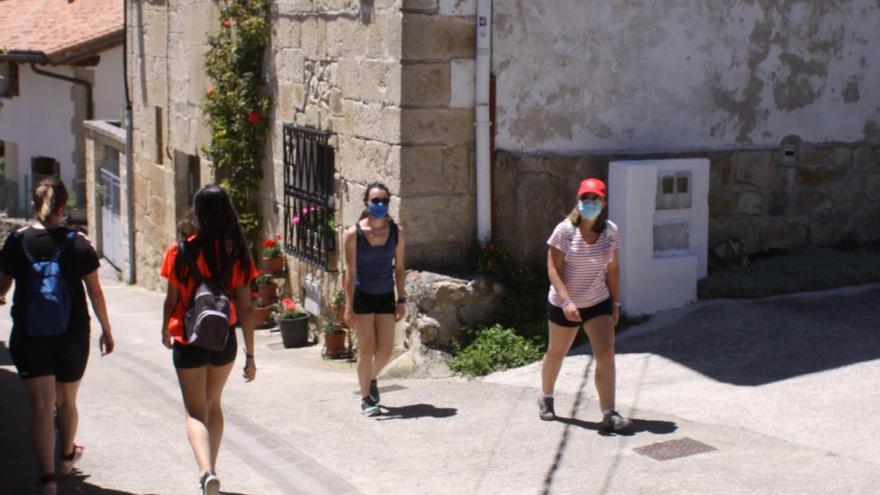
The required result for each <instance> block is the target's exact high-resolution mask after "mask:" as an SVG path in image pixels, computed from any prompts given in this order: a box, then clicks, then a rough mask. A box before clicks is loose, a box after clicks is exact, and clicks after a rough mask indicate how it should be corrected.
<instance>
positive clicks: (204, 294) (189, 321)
mask: <svg viewBox="0 0 880 495" xmlns="http://www.w3.org/2000/svg"><path fill="white" fill-rule="evenodd" d="M178 253H179V255H180V256H183V257H184V261H185V262H186V263H187V266H189V271H190V274H192V276H193V277H194V278H195V279H196V288H195V290H193V295H192V298H191V299H190V301H189V304H188V305H187V307H186V317H185V318H184V324H183V326H184V330H185V337H186V343H187V344H189V345H194V346H197V347H202V348H204V349H208V350H210V351H222V350H223V349H225V348H226V340H227V339H228V338H229V332H230V328H229V327H230V326H231V325H230V320H231V308H232V303H231V302H230V300H229V295H228V294H227V293H226V290H225V289H224V288H223V283H222V282H218V281H217V280H216V279H214V277H213V274H212V277H211V278H207V279H206V278H204V277H202V272H200V271H199V267H198V266H197V264H196V262H195V260H193V259H192V258H191V257H190V256H189V255H188V254H187V253H186V252H185V251H184V242H182V241H181V242H179V243H178ZM224 275H225V271H224ZM219 278H220V280H221V281H222V280H224V279H225V276H221V277H219Z"/></svg>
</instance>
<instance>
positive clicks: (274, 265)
mask: <svg viewBox="0 0 880 495" xmlns="http://www.w3.org/2000/svg"><path fill="white" fill-rule="evenodd" d="M263 268H265V270H266V271H267V272H269V273H271V274H273V275H274V274H278V273H284V256H275V257H274V258H263Z"/></svg>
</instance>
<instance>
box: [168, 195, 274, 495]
mask: <svg viewBox="0 0 880 495" xmlns="http://www.w3.org/2000/svg"><path fill="white" fill-rule="evenodd" d="M190 220H191V222H192V230H193V232H191V233H183V234H182V236H181V239H180V240H179V241H178V242H177V243H175V244H173V245H171V246H170V247H169V248H168V250H167V251H166V253H165V260H164V262H163V263H162V272H161V274H162V276H163V277H165V278H167V279H168V289H167V292H166V295H165V304H164V317H163V319H162V344H163V345H165V346H166V347H168V348H169V349H172V359H173V362H174V368H175V369H176V371H177V379H178V382H179V384H180V390H181V393H182V395H183V405H184V408H185V409H186V413H187V418H186V431H187V436H188V437H189V442H190V445H191V446H192V450H193V454H195V458H196V463H197V464H198V467H199V473H200V478H199V490H200V493H201V494H202V495H205V494H209V495H217V494H218V493H219V491H220V479H219V478H218V477H217V474H216V467H217V454H218V453H219V452H220V442H221V440H222V438H223V410H222V408H221V403H220V397H221V395H222V393H223V387H224V386H225V385H226V379H227V378H228V377H229V373H230V371H232V365H233V363H234V362H235V357H236V354H237V350H238V347H237V338H236V334H235V324H236V322H240V323H241V328H242V330H243V332H242V333H243V336H244V347H245V366H244V379H245V381H247V382H249V381H251V380H253V379H254V378H255V377H256V373H257V368H256V364H255V361H254V321H253V303H252V301H251V290H250V283H251V281H252V280H253V279H255V278H256V277H257V275H259V271H258V270H257V267H256V266H255V265H254V261H253V259H252V258H251V255H250V253H249V252H248V248H247V243H246V242H245V239H244V236H243V235H242V230H241V226H240V225H239V222H238V214H237V213H236V212H235V208H234V207H233V205H232V202H231V201H230V199H229V196H228V195H227V194H226V192H225V191H224V190H223V189H221V188H220V187H218V186H216V185H213V184H212V185H207V186H205V187H203V188H202V189H200V190H199V191H198V192H196V194H195V196H194V197H193V206H192V212H191V213H190Z"/></svg>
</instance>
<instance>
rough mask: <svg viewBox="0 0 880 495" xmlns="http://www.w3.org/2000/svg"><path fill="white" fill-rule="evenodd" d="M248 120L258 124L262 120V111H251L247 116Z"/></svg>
mask: <svg viewBox="0 0 880 495" xmlns="http://www.w3.org/2000/svg"><path fill="white" fill-rule="evenodd" d="M247 121H248V122H250V123H251V124H256V123H257V122H259V121H260V112H258V111H256V110H254V111H253V112H251V113H249V114H248V116H247Z"/></svg>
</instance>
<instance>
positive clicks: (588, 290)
mask: <svg viewBox="0 0 880 495" xmlns="http://www.w3.org/2000/svg"><path fill="white" fill-rule="evenodd" d="M572 227H574V226H573V225H572V223H571V221H569V220H568V219H565V220H563V221H562V222H559V225H557V226H556V228H555V229H553V234H551V235H550V238H549V239H547V245H548V246H551V247H555V248H556V249H558V250H560V251H562V252H563V253H565V263H564V264H563V265H562V273H560V274H559V275H560V276H561V277H562V283H564V284H565V289H566V290H567V291H568V297H569V298H570V299H571V302H573V303H574V304H575V305H576V306H577V307H578V308H587V307H590V306H594V305H596V304H598V303H600V302H602V301H604V300H605V299H607V298H608V296H609V293H608V285H607V284H606V281H605V267H606V266H608V263H610V262H611V253H612V251H613V250H615V249H620V246H621V244H622V242H621V239H620V233H619V232H618V230H617V225H614V224H613V223H612V222H611V221H608V226H607V227H606V228H605V230H604V231H603V232H602V233H601V234H600V235H599V238H598V239H596V242H595V243H593V244H587V243H586V242H584V239H583V237H581V231H580V229H579V228H577V227H574V229H573V230H574V232H573V233H572ZM548 300H549V301H550V303H551V304H553V305H554V306H558V307H562V303H563V302H564V301H563V300H561V299H560V298H559V297H558V296H557V295H556V289H554V288H553V285H552V284H551V285H550V294H549V296H548Z"/></svg>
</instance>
